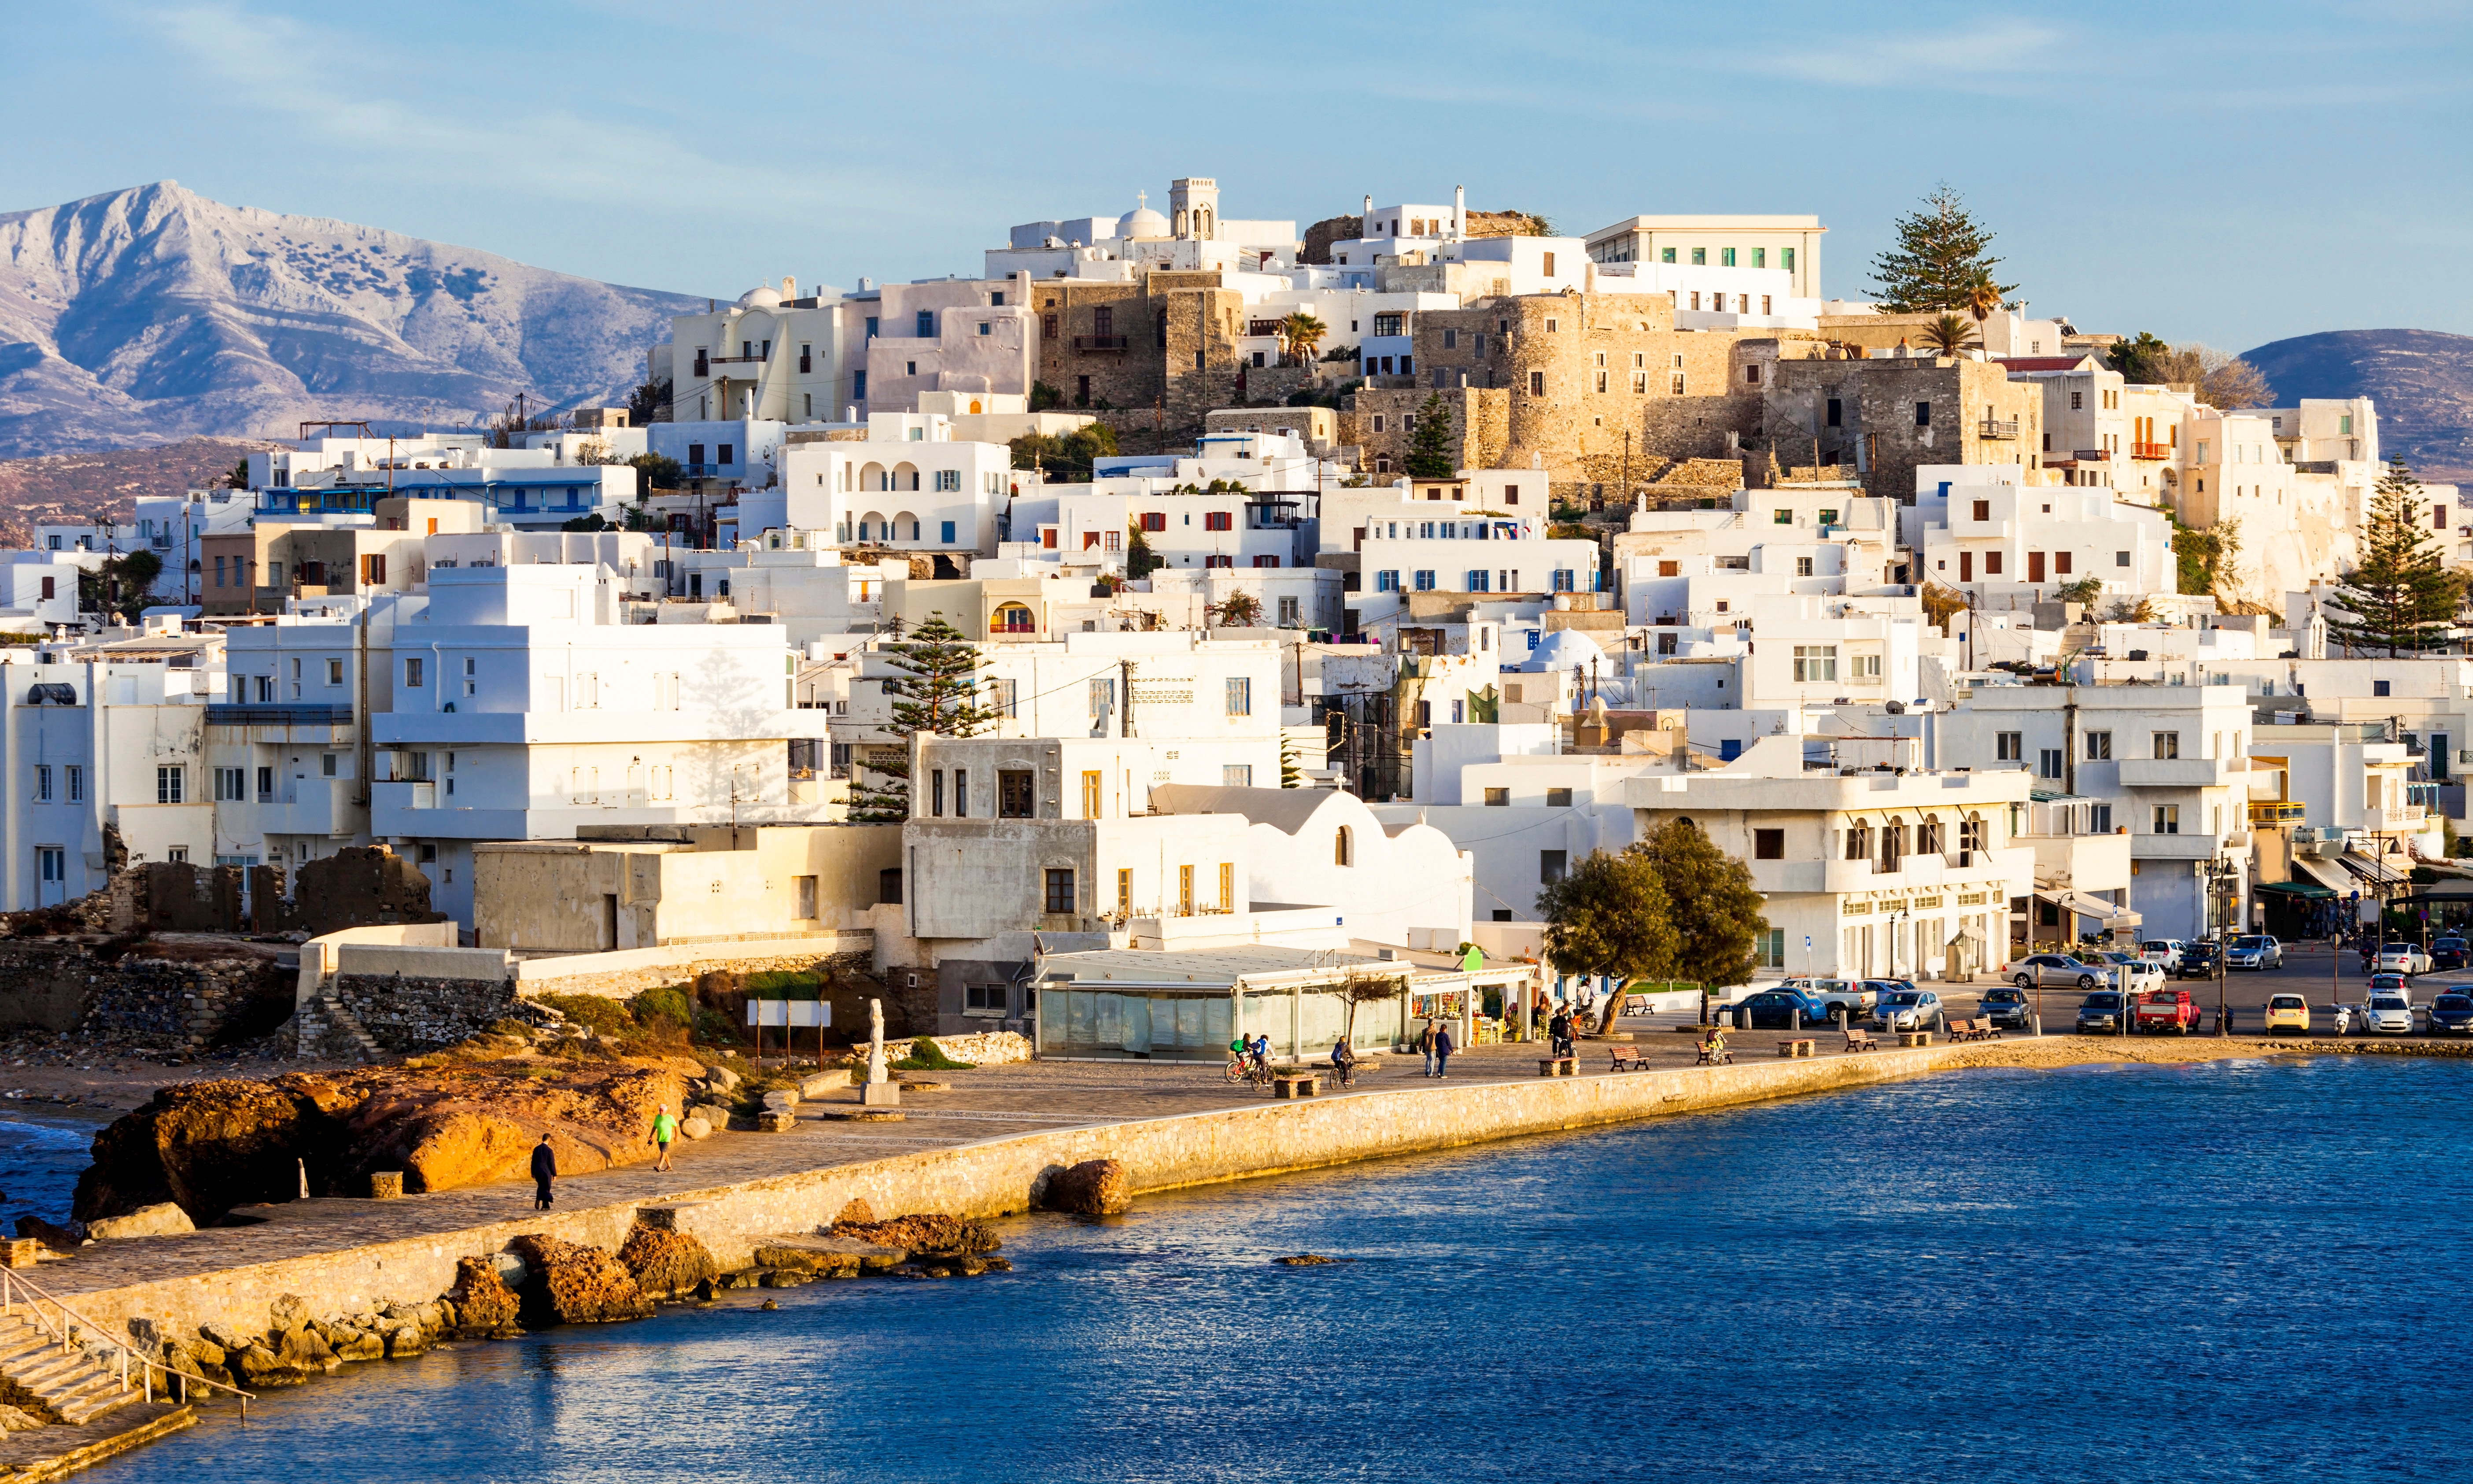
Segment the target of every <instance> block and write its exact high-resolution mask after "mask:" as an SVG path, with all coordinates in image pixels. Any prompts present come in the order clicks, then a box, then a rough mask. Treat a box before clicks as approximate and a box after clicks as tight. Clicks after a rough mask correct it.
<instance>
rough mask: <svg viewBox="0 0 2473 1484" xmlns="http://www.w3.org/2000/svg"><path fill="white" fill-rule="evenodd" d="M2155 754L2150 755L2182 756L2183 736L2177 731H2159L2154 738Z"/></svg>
mask: <svg viewBox="0 0 2473 1484" xmlns="http://www.w3.org/2000/svg"><path fill="white" fill-rule="evenodd" d="M2154 748H2155V750H2154V752H2153V753H2151V754H2149V755H2150V756H2154V757H2178V756H2180V755H2181V734H2180V733H2179V732H2177V731H2159V732H2157V733H2155V736H2154Z"/></svg>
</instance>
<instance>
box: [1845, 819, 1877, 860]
mask: <svg viewBox="0 0 2473 1484" xmlns="http://www.w3.org/2000/svg"><path fill="white" fill-rule="evenodd" d="M1871 857H1872V826H1870V825H1868V824H1865V823H1864V822H1863V821H1861V820H1857V821H1856V822H1855V823H1853V824H1851V825H1849V826H1846V858H1847V859H1848V860H1869V859H1871Z"/></svg>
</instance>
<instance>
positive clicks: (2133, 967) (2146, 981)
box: [2095, 953, 2164, 993]
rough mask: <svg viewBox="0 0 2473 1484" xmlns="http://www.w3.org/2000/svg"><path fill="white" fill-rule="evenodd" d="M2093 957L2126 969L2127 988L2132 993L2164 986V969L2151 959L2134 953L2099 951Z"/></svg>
mask: <svg viewBox="0 0 2473 1484" xmlns="http://www.w3.org/2000/svg"><path fill="white" fill-rule="evenodd" d="M2095 957H2096V959H2098V960H2101V961H2102V962H2103V963H2106V964H2114V965H2118V966H2119V967H2121V968H2123V969H2128V970H2129V989H2130V992H2131V993H2144V992H2146V991H2149V990H2160V989H2162V988H2163V987H2164V969H2163V968H2162V967H2161V966H2159V965H2158V964H2156V963H2155V962H2154V961H2153V960H2151V959H2149V958H2145V957H2143V956H2141V955H2139V954H2135V953H2099V954H2097V955H2096V956H2095Z"/></svg>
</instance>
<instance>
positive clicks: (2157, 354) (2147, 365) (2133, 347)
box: [2103, 330, 2173, 387]
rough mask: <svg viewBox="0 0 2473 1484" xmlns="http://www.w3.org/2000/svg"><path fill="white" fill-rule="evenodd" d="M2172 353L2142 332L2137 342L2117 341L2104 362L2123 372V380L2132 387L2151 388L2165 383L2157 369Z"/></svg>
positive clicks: (2158, 341) (2170, 348) (2166, 346)
mask: <svg viewBox="0 0 2473 1484" xmlns="http://www.w3.org/2000/svg"><path fill="white" fill-rule="evenodd" d="M2172 351H2173V347H2171V346H2168V345H2166V344H2165V343H2164V342H2162V341H2160V340H2157V339H2156V338H2155V337H2154V336H2153V335H2150V334H2149V333H2148V332H2147V331H2145V330H2140V331H2139V332H2138V338H2137V339H2136V340H2123V341H2116V342H2115V343H2114V344H2113V347H2112V348H2111V349H2110V350H2107V351H2105V352H2104V355H2103V362H2104V364H2105V365H2106V366H2109V367H2111V368H2112V369H2113V370H2114V371H2119V372H2121V374H2122V378H2123V379H2124V380H2125V381H2128V382H2130V383H2131V384H2132V385H2135V386H2150V387H2151V386H2155V385H2158V384H2159V383H2161V382H2162V381H2163V379H2164V378H2163V376H2162V375H2161V374H2160V373H2159V372H2158V370H2157V368H2158V367H2159V366H2161V364H2162V363H2163V360H2164V357H2166V356H2167V355H2170V354H2171V353H2172Z"/></svg>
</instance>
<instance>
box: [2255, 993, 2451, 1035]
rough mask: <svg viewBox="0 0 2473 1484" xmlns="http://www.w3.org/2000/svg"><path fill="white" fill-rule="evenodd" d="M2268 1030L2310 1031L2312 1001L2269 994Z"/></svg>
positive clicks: (2296, 995)
mask: <svg viewBox="0 0 2473 1484" xmlns="http://www.w3.org/2000/svg"><path fill="white" fill-rule="evenodd" d="M2464 1003H2465V1006H2466V1009H2467V1011H2468V1012H2473V1000H2466V1001H2465V1002H2464ZM2267 1028H2268V1030H2269V1032H2274V1031H2307V1030H2308V1029H2310V1001H2308V1000H2306V999H2304V998H2302V997H2301V996H2300V995H2298V994H2269V996H2268V997H2267Z"/></svg>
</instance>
